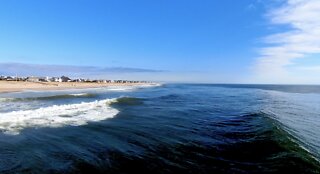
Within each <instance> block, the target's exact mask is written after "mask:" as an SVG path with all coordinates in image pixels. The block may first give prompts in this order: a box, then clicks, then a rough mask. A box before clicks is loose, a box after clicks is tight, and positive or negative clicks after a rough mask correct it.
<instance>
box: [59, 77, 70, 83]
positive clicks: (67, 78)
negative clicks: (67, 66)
mask: <svg viewBox="0 0 320 174" xmlns="http://www.w3.org/2000/svg"><path fill="white" fill-rule="evenodd" d="M60 79H61V82H71V79H70V78H69V77H66V76H61V77H60Z"/></svg>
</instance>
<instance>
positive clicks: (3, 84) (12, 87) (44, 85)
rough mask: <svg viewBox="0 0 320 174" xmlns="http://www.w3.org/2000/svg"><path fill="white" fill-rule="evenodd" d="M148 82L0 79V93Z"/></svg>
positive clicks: (129, 84) (130, 84) (133, 84)
mask: <svg viewBox="0 0 320 174" xmlns="http://www.w3.org/2000/svg"><path fill="white" fill-rule="evenodd" d="M148 84H150V83H91V82H90V83H89V82H88V83H87V82H25V81H0V93H8V92H20V91H25V90H37V91H43V90H64V89H84V88H101V87H108V86H139V85H148Z"/></svg>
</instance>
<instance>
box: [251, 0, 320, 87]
mask: <svg viewBox="0 0 320 174" xmlns="http://www.w3.org/2000/svg"><path fill="white" fill-rule="evenodd" d="M284 2H285V3H284V4H283V5H282V6H281V7H279V8H277V9H273V10H271V11H270V12H269V13H268V14H267V17H268V19H270V21H271V24H272V25H273V26H277V25H284V26H288V27H289V29H287V30H286V31H284V32H279V33H275V34H272V35H269V36H266V37H265V38H264V39H263V42H264V43H265V44H266V45H267V46H265V47H263V48H260V49H259V54H260V56H259V58H258V60H257V63H256V69H257V71H258V72H257V73H258V76H259V78H260V79H259V80H261V81H273V82H277V81H283V80H288V79H290V80H291V81H294V77H293V76H292V74H294V73H291V72H290V71H291V70H290V68H289V67H290V66H299V65H298V64H295V60H296V59H299V58H307V57H308V55H311V54H317V53H320V0H286V1H284ZM319 58H320V57H319ZM300 79H301V78H300Z"/></svg>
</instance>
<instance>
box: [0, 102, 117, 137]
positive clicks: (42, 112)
mask: <svg viewBox="0 0 320 174" xmlns="http://www.w3.org/2000/svg"><path fill="white" fill-rule="evenodd" d="M113 102H117V99H116V98H114V99H105V100H99V101H94V102H83V103H80V104H69V105H54V106H50V107H44V108H39V109H35V110H25V111H13V112H9V113H1V114H0V130H1V131H3V132H4V133H6V134H12V135H15V134H19V133H20V131H21V130H23V129H25V128H31V127H32V128H40V127H62V126H80V125H85V124H87V123H88V122H96V121H101V120H105V119H108V118H113V117H114V116H115V115H117V114H118V112H119V111H118V110H117V109H114V108H112V107H111V106H110V104H111V103H113Z"/></svg>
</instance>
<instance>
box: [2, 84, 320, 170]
mask: <svg viewBox="0 0 320 174" xmlns="http://www.w3.org/2000/svg"><path fill="white" fill-rule="evenodd" d="M319 89H320V86H277V85H273V86H268V85H196V84H192V85H191V84H166V85H163V86H158V87H145V88H137V87H135V88H100V89H89V90H85V89H78V90H68V91H44V92H36V91H29V92H18V93H6V94H0V106H1V107H0V142H1V143H0V154H1V155H0V173H137V172H149V173H320V163H319V159H320V140H319V137H320V114H319V113H320V91H319Z"/></svg>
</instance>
